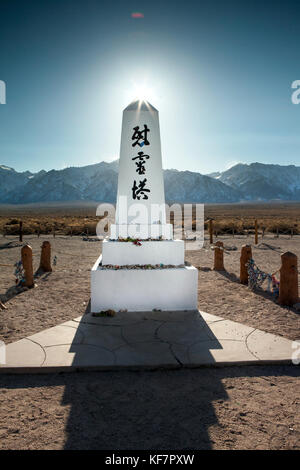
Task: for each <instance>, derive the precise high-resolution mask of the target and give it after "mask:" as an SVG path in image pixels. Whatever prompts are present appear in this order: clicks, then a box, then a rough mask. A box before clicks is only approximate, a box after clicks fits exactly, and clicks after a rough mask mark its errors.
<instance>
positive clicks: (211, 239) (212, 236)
mask: <svg viewBox="0 0 300 470" xmlns="http://www.w3.org/2000/svg"><path fill="white" fill-rule="evenodd" d="M213 242H214V234H213V221H212V219H209V243H210V244H211V245H212V244H213Z"/></svg>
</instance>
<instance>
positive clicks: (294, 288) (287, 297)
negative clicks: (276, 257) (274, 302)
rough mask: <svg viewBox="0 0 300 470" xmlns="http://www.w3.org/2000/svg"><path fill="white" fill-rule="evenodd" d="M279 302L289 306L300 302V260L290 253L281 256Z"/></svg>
mask: <svg viewBox="0 0 300 470" xmlns="http://www.w3.org/2000/svg"><path fill="white" fill-rule="evenodd" d="M278 302H279V303H280V304H281V305H289V306H292V305H294V304H296V303H297V302H299V289H298V258H297V256H296V255H295V254H294V253H291V252H289V251H287V252H286V253H283V254H282V255H281V268H280V284H279V298H278Z"/></svg>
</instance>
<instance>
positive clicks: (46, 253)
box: [39, 241, 52, 273]
mask: <svg viewBox="0 0 300 470" xmlns="http://www.w3.org/2000/svg"><path fill="white" fill-rule="evenodd" d="M39 269H41V270H42V271H44V272H46V273H51V272H52V268H51V244H50V242H47V241H45V242H43V244H42V251H41V259H40V267H39Z"/></svg>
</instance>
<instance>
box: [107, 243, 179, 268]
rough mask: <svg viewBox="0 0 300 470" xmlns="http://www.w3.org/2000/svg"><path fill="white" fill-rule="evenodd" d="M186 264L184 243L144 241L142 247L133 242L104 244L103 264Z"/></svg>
mask: <svg viewBox="0 0 300 470" xmlns="http://www.w3.org/2000/svg"><path fill="white" fill-rule="evenodd" d="M161 263H162V264H166V265H168V264H171V265H174V266H178V265H180V264H184V241H183V240H162V241H143V242H142V245H141V246H137V245H134V244H133V243H131V242H118V241H110V240H104V241H103V244H102V264H103V265H105V264H112V265H119V266H124V265H130V264H131V265H132V264H139V265H145V264H152V265H154V264H161Z"/></svg>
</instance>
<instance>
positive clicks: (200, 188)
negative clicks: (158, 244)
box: [0, 160, 300, 204]
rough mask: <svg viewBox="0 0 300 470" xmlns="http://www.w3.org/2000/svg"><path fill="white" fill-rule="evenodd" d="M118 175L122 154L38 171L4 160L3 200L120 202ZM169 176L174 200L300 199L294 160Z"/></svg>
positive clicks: (299, 178) (0, 176)
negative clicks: (110, 159)
mask: <svg viewBox="0 0 300 470" xmlns="http://www.w3.org/2000/svg"><path fill="white" fill-rule="evenodd" d="M117 180H118V161H117V160H116V161H113V162H111V163H107V162H101V163H97V164H95V165H88V166H83V167H70V168H65V169H63V170H50V171H44V170H41V171H40V172H38V173H31V172H30V171H25V172H22V173H20V172H17V171H15V170H14V169H13V168H10V167H8V166H5V165H0V203H3V204H25V203H34V202H50V201H51V202H54V201H60V202H61V201H79V200H88V201H101V202H115V200H116V191H117ZM164 180H165V193H166V200H167V201H169V202H203V203H208V202H211V203H213V202H214V203H222V202H224V203H225V202H227V203H228V202H241V201H270V200H276V199H279V200H285V201H300V166H294V165H289V166H282V165H266V164H262V163H251V164H250V165H247V164H237V165H235V166H233V167H232V168H230V169H229V170H226V171H223V172H216V173H212V174H210V175H202V174H200V173H196V172H191V171H178V170H164Z"/></svg>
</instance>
